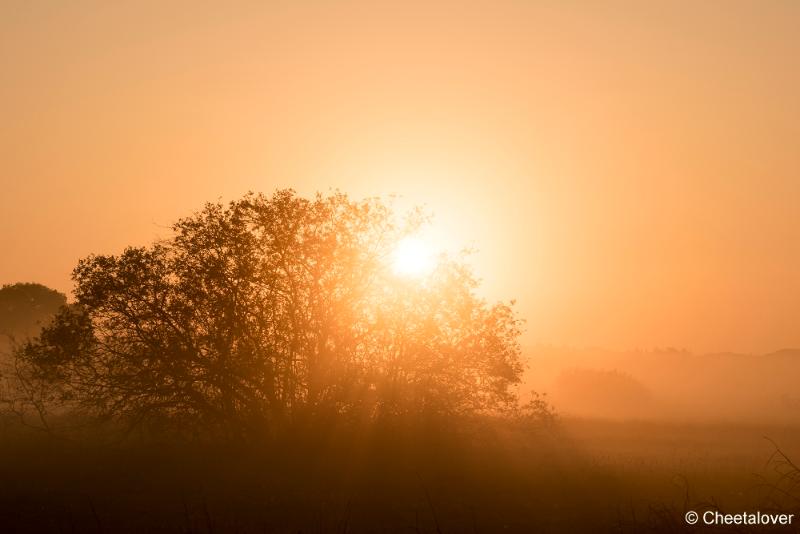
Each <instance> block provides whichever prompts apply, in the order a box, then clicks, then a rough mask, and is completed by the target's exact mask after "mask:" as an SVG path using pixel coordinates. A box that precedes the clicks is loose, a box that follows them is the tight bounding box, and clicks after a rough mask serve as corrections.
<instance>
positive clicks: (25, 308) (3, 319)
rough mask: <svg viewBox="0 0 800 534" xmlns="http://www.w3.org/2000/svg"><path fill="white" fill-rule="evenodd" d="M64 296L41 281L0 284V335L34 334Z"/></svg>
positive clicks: (20, 335) (55, 310) (21, 335)
mask: <svg viewBox="0 0 800 534" xmlns="http://www.w3.org/2000/svg"><path fill="white" fill-rule="evenodd" d="M66 303H67V297H66V296H65V295H64V294H63V293H59V292H58V291H56V290H55V289H50V288H49V287H46V286H43V285H42V284H32V283H19V284H7V285H4V286H2V287H0V336H9V337H27V336H31V335H35V334H36V333H37V332H38V330H39V329H40V328H41V327H42V326H44V325H45V324H46V323H47V322H48V321H49V320H50V319H51V318H52V316H53V315H54V314H55V313H56V312H57V311H58V309H59V308H60V307H61V306H63V305H65V304H66Z"/></svg>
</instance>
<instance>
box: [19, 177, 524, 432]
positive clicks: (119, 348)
mask: <svg viewBox="0 0 800 534" xmlns="http://www.w3.org/2000/svg"><path fill="white" fill-rule="evenodd" d="M422 223H423V217H421V215H420V214H419V213H418V212H413V213H411V214H410V215H409V216H407V217H405V218H403V219H401V220H399V219H398V217H397V216H396V215H395V214H394V213H393V212H392V210H391V209H390V207H389V206H387V205H386V204H385V203H383V202H382V201H380V200H378V199H370V200H365V201H354V200H351V199H349V198H348V197H347V196H345V195H343V194H340V193H336V194H332V195H330V196H322V195H317V196H316V197H314V198H311V199H307V198H303V197H300V196H298V195H297V194H296V193H294V192H293V191H291V190H283V191H278V192H276V193H275V194H274V195H272V196H265V195H261V194H249V195H247V196H245V197H244V198H241V199H239V200H236V201H233V202H231V203H229V204H222V203H209V204H207V205H206V206H205V207H204V208H203V209H202V210H201V211H199V212H197V213H195V214H194V215H192V216H190V217H187V218H184V219H181V220H179V221H178V222H177V223H175V224H174V226H173V230H174V233H173V235H172V237H170V238H169V239H166V240H163V241H160V242H157V243H154V244H153V245H152V246H148V247H131V248H128V249H126V250H125V251H124V252H123V253H122V254H120V255H113V256H109V255H94V256H90V257H87V258H85V259H83V260H81V261H80V262H79V264H78V266H77V267H76V268H75V270H74V272H73V279H74V282H75V293H74V294H75V304H74V305H72V306H70V307H65V308H62V311H61V312H60V313H59V314H58V315H57V317H56V318H55V320H54V321H53V323H52V324H51V325H49V326H47V327H46V328H45V329H44V330H43V331H42V333H41V336H40V337H39V338H37V339H35V340H32V341H30V342H28V343H27V344H25V345H24V346H21V347H19V349H18V350H17V354H16V356H17V360H18V368H19V369H21V370H22V372H23V373H24V374H25V378H26V380H28V382H31V381H34V382H36V383H38V384H41V385H46V386H47V387H48V388H49V391H50V393H49V397H48V398H49V399H51V400H52V401H54V402H58V403H61V404H63V405H68V406H73V407H75V408H78V409H81V410H85V411H88V412H90V413H93V414H96V415H98V416H102V417H109V418H115V419H119V420H124V421H126V422H128V423H129V424H141V423H146V422H148V421H153V420H163V419H168V420H170V421H175V422H176V423H177V422H181V423H184V424H186V425H189V426H191V427H199V426H202V427H204V428H219V429H225V431H231V432H237V433H246V432H258V431H265V430H266V431H268V432H274V431H277V430H278V429H280V428H281V427H282V426H284V425H286V424H287V423H290V422H292V421H295V420H298V419H304V418H305V419H308V418H312V419H313V418H317V417H320V418H322V417H331V416H335V417H345V418H351V419H354V420H363V419H365V418H366V419H370V420H374V419H380V418H385V417H393V416H416V415H421V414H468V413H476V412H490V411H498V410H503V409H505V408H508V407H510V406H512V405H513V404H514V403H515V401H516V395H515V389H514V386H515V385H516V384H517V383H518V382H519V380H520V376H521V373H522V368H523V366H522V362H521V357H520V350H519V345H518V336H519V320H518V318H517V317H516V315H515V313H514V312H513V310H512V308H511V307H510V305H508V304H504V303H496V304H489V303H487V302H486V301H484V300H483V299H481V298H479V297H478V296H477V295H476V292H475V289H476V287H477V282H476V280H475V278H474V277H473V275H472V274H471V272H470V270H469V268H468V266H467V265H465V264H464V263H463V262H462V261H460V260H458V259H453V258H448V257H445V256H441V257H440V258H439V259H438V261H437V265H436V268H435V269H434V270H433V272H431V273H430V274H429V275H427V276H426V277H425V278H424V279H419V280H410V279H407V278H404V277H402V276H398V275H396V274H395V273H393V272H392V269H391V266H390V265H389V261H388V259H389V258H390V256H391V253H392V250H393V247H394V245H395V244H396V243H397V242H398V240H400V239H402V237H403V236H405V235H408V234H409V233H411V232H414V231H415V230H416V229H417V228H418V227H419V225H420V224H422Z"/></svg>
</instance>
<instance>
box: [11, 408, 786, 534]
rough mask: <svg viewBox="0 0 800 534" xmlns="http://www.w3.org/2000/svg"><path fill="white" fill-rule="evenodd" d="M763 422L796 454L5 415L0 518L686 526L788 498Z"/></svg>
mask: <svg viewBox="0 0 800 534" xmlns="http://www.w3.org/2000/svg"><path fill="white" fill-rule="evenodd" d="M11 434H13V435H11ZM764 436H768V437H770V438H771V439H773V440H774V441H775V443H778V444H779V445H780V447H781V448H782V450H783V451H784V452H785V453H786V455H787V456H789V457H793V456H794V457H800V428H792V427H758V426H743V425H739V426H737V425H733V424H708V425H700V424H693V425H685V424H674V423H673V424H663V423H645V422H627V423H621V422H604V421H599V420H564V421H561V423H560V424H559V426H558V427H556V428H554V429H551V430H547V431H545V430H541V431H537V432H533V433H530V432H527V431H524V430H521V429H519V428H509V427H507V426H506V425H503V424H497V423H484V424H479V425H476V426H474V427H473V428H471V429H470V430H469V431H464V432H459V433H455V432H451V431H449V430H446V429H442V428H439V429H436V428H430V429H428V430H427V431H426V432H425V434H424V435H420V434H419V433H408V432H404V431H401V430H396V429H394V430H381V431H375V430H372V431H370V432H365V433H362V434H361V435H358V436H357V437H354V435H353V434H341V435H336V434H331V435H327V436H324V437H322V438H320V437H319V436H315V437H313V438H311V437H309V438H308V439H304V438H297V439H295V440H293V441H292V444H291V446H289V445H280V444H273V445H271V446H263V447H249V448H245V447H237V446H231V445H227V446H220V445H210V444H205V445H199V444H197V443H194V444H188V443H183V444H178V443H175V442H172V443H169V444H168V443H161V444H153V443H152V442H150V443H149V444H148V445H142V444H137V441H136V439H132V440H128V441H126V442H124V443H118V444H109V443H103V444H101V443H99V442H96V441H95V442H92V441H85V440H84V441H80V442H70V441H64V440H57V439H54V438H49V437H45V436H41V435H35V434H22V433H19V432H10V431H8V430H6V435H5V439H4V440H3V441H2V449H3V450H2V458H3V460H2V461H0V480H2V487H0V521H2V525H3V528H2V531H3V532H185V533H188V532H198V533H199V532H209V533H210V532H286V533H288V532H303V533H314V532H318V533H327V532H431V533H439V532H442V533H444V532H691V531H693V530H692V528H693V527H689V526H688V525H686V524H685V523H684V521H683V519H682V518H683V514H684V513H685V512H686V511H687V510H690V509H695V510H705V509H709V508H714V509H720V510H722V511H725V512H732V513H735V512H742V511H755V510H761V511H767V510H773V509H781V510H792V507H793V503H794V498H793V497H791V496H790V495H787V494H786V493H785V490H789V493H791V487H790V486H789V484H790V482H791V481H790V480H789V479H786V478H783V479H782V478H781V473H782V472H783V471H781V469H783V468H785V467H786V464H781V463H780V462H777V461H776V460H775V459H774V458H773V459H772V460H771V459H770V458H771V456H772V454H773V452H774V451H775V447H774V445H773V444H772V443H771V442H769V441H767V440H766V439H764ZM789 474H791V473H789ZM758 528H759V531H761V532H763V531H769V528H768V527H758ZM780 528H783V529H784V530H783V531H787V530H785V529H786V528H787V527H777V529H776V531H780V530H779V529H780ZM791 528H792V527H789V529H791ZM696 531H703V532H708V531H712V528H710V527H696ZM720 531H724V532H736V530H735V528H733V527H720ZM742 531H746V529H745V530H742ZM789 531H791V530H789Z"/></svg>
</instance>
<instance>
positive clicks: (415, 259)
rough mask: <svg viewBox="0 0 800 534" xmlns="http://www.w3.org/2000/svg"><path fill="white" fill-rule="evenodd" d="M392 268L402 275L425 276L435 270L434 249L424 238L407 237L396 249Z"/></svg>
mask: <svg viewBox="0 0 800 534" xmlns="http://www.w3.org/2000/svg"><path fill="white" fill-rule="evenodd" d="M392 269H393V270H394V272H395V274H398V275H401V276H410V277H420V276H424V275H426V274H428V273H429V272H431V270H433V251H432V250H431V247H430V246H429V245H428V244H427V243H426V242H425V241H423V240H422V239H420V238H418V237H406V238H404V239H402V240H400V242H398V243H397V247H396V248H395V249H394V254H393V257H392Z"/></svg>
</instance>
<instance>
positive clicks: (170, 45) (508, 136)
mask: <svg viewBox="0 0 800 534" xmlns="http://www.w3.org/2000/svg"><path fill="white" fill-rule="evenodd" d="M201 4H202V5H201ZM231 4H237V5H236V6H235V7H231ZM433 4H435V5H433ZM798 28H800V3H797V2H791V1H788V0H787V1H777V0H776V1H768V2H762V1H755V0H754V1H751V2H733V1H708V2H685V3H681V2H664V3H663V4H662V5H661V6H656V5H655V2H573V1H569V0H567V1H555V0H554V1H544V2H534V1H516V2H503V1H498V0H492V1H485V2H412V1H405V2H393V3H389V2H387V3H384V2H375V1H351V2H334V1H320V0H317V1H309V2H300V1H296V0H291V1H284V2H267V1H260V2H255V1H254V2H238V3H236V2H219V3H203V2H185V3H182V2H162V1H152V2H149V1H137V2H128V3H127V4H125V3H123V2H101V1H74V2H55V1H53V2H39V1H34V0H19V1H17V0H10V1H5V2H3V3H2V4H0V77H1V78H2V80H1V82H0V120H1V121H2V126H1V127H0V162H2V171H1V173H0V181H2V183H1V184H0V185H1V186H2V187H0V283H4V282H15V281H39V282H42V283H45V284H47V285H50V286H52V287H55V288H58V289H60V290H64V291H67V290H69V288H70V282H69V272H70V271H71V269H72V267H74V265H75V263H76V261H77V260H78V258H80V257H82V256H85V255H87V254H89V253H93V252H96V253H114V252H119V251H120V250H121V248H122V247H123V246H125V245H127V244H146V243H148V242H149V241H150V240H152V239H153V238H155V237H157V236H164V235H166V234H167V229H166V227H167V225H168V224H169V223H170V222H172V221H173V220H174V219H175V218H176V217H178V216H181V215H185V214H187V213H189V212H190V211H192V210H194V209H196V208H198V207H200V206H201V204H202V203H203V202H204V201H206V200H213V199H216V198H219V197H221V198H223V199H231V198H234V197H236V196H239V195H241V194H242V193H244V192H245V191H247V190H249V189H254V190H263V191H271V190H273V189H274V188H276V187H286V186H292V187H295V188H296V189H298V190H299V191H300V192H301V193H312V192H313V191H316V190H322V191H326V190H328V189H330V188H335V187H338V188H341V189H343V190H345V191H347V192H349V193H351V194H352V195H354V196H356V197H362V196H366V195H386V194H389V193H398V194H401V195H403V196H404V198H405V199H406V200H405V201H408V202H413V203H421V204H426V205H427V206H428V207H429V208H430V209H431V210H432V211H434V212H435V213H436V214H437V218H436V227H435V231H436V232H437V233H438V234H437V235H439V236H440V238H441V236H447V241H448V242H449V243H450V244H452V243H458V244H463V245H473V246H475V247H477V248H478V249H479V252H478V254H477V255H476V256H475V263H476V265H477V268H478V271H479V274H480V275H481V276H482V277H483V278H484V280H485V286H486V292H487V294H488V295H489V296H491V297H492V298H506V299H507V298H517V299H518V302H519V310H520V311H521V313H522V315H523V316H524V317H525V318H526V319H527V320H528V324H527V332H526V334H525V342H526V343H535V342H545V343H555V344H566V345H572V346H586V345H600V346H605V347H609V348H634V347H654V346H665V345H674V346H681V347H688V348H691V349H694V350H698V351H718V350H738V351H770V350H775V349H778V348H782V347H786V346H800V216H799V215H798V214H799V213H800V97H799V96H798V95H800V38H798Z"/></svg>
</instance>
